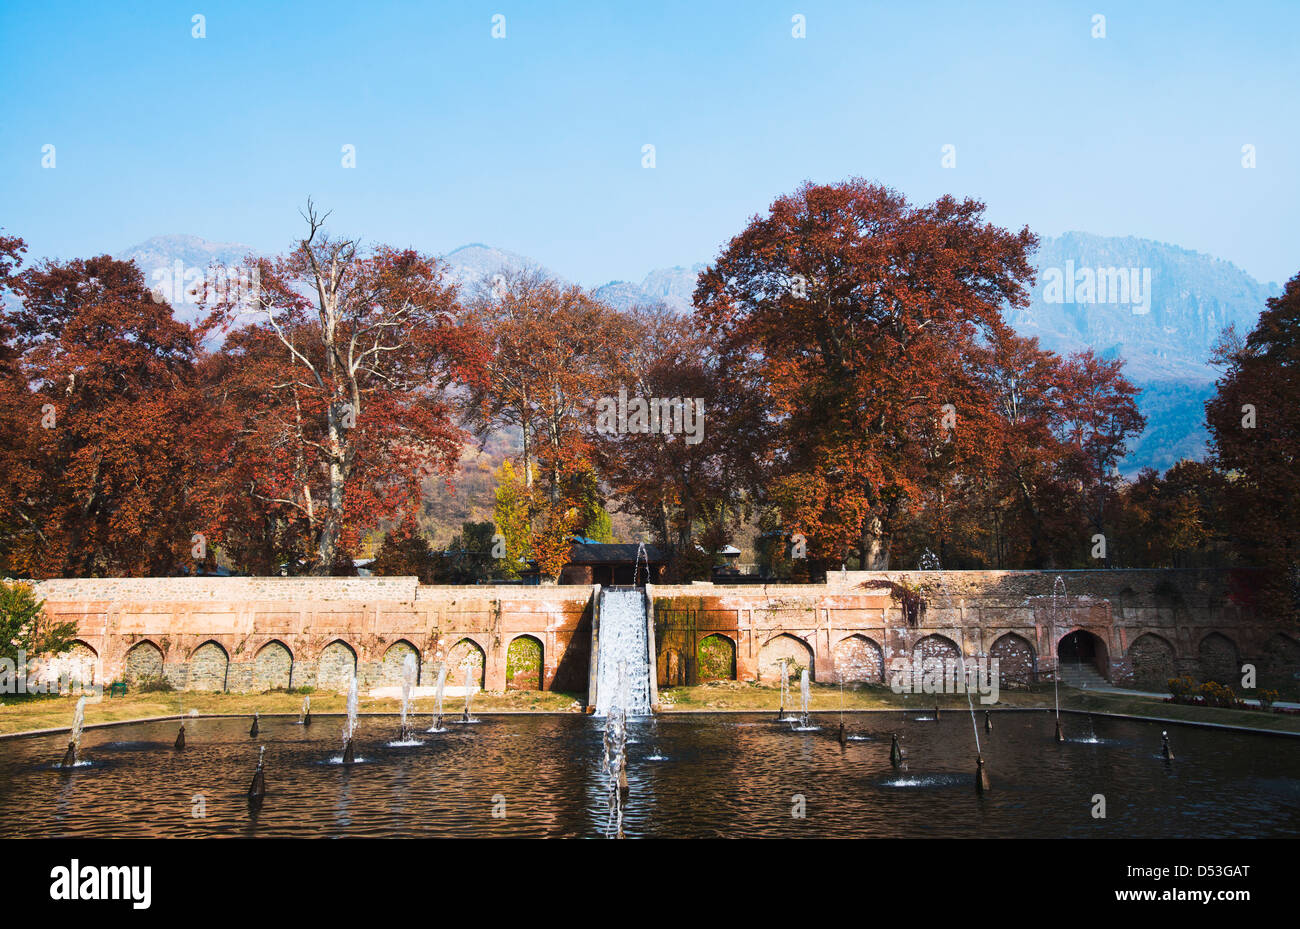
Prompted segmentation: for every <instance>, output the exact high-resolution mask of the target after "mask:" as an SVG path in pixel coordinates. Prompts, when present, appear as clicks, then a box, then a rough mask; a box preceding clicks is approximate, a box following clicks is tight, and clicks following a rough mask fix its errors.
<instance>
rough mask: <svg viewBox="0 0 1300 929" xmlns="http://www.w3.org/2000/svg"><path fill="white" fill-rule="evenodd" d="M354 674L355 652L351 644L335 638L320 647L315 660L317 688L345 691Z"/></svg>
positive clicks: (355, 672) (355, 669)
mask: <svg viewBox="0 0 1300 929" xmlns="http://www.w3.org/2000/svg"><path fill="white" fill-rule="evenodd" d="M356 675H357V653H356V651H355V650H354V649H353V648H352V646H351V645H349V644H348V643H346V642H344V641H343V640H342V639H335V640H334V641H333V642H331V643H330V644H329V645H326V646H325V647H324V648H323V649H321V653H320V658H319V659H318V660H317V661H316V687H317V688H318V689H320V690H333V691H345V690H347V689H348V687H349V686H351V684H352V678H354V677H356ZM358 686H360V685H359V684H358Z"/></svg>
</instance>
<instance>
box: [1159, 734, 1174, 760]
mask: <svg viewBox="0 0 1300 929" xmlns="http://www.w3.org/2000/svg"><path fill="white" fill-rule="evenodd" d="M1160 755H1161V757H1162V758H1164V759H1165V761H1173V760H1174V750H1173V749H1171V748H1170V747H1169V733H1168V732H1161V733H1160Z"/></svg>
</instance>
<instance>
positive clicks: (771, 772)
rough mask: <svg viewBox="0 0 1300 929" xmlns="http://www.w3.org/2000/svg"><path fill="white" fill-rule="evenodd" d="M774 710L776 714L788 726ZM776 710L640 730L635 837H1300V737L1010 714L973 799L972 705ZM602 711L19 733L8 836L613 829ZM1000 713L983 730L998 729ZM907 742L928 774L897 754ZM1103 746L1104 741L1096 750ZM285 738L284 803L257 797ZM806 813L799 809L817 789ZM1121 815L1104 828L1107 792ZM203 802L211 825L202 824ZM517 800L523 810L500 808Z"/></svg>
mask: <svg viewBox="0 0 1300 929" xmlns="http://www.w3.org/2000/svg"><path fill="white" fill-rule="evenodd" d="M773 715H774V714H773ZM773 715H766V716H758V715H721V714H719V715H694V714H692V715H685V714H683V715H668V716H661V717H658V718H652V719H643V720H636V719H634V720H631V721H630V722H629V742H630V744H629V746H628V760H629V767H628V777H629V782H630V788H631V792H630V796H629V800H628V803H627V808H626V815H625V819H624V830H625V832H626V834H627V835H628V836H631V837H635V836H661V837H712V836H725V837H764V836H773V837H776V836H820V837H826V836H837V837H866V836H877V837H892V836H958V837H965V836H969V837H978V836H992V837H1018V836H1048V837H1051V836H1066V837H1080V838H1085V837H1103V836H1108V837H1125V836H1151V837H1179V836H1290V835H1294V834H1296V833H1297V832H1300V739H1291V738H1282V737H1270V736H1262V735H1252V734H1249V733H1237V732H1224V731H1215V730H1206V729H1194V728H1184V727H1177V726H1175V727H1172V728H1170V738H1171V740H1172V743H1173V748H1174V751H1175V753H1176V755H1177V758H1176V760H1175V761H1173V762H1172V763H1169V762H1165V761H1163V760H1162V759H1161V758H1159V757H1158V752H1159V747H1160V730H1161V726H1160V725H1159V724H1154V723H1142V722H1134V721H1128V720H1113V719H1106V718H1102V717H1098V718H1096V719H1095V721H1094V722H1093V723H1092V725H1091V726H1090V725H1089V721H1088V720H1087V719H1086V718H1084V717H1079V716H1074V715H1068V716H1065V717H1063V719H1064V724H1065V731H1066V736H1067V738H1069V739H1070V740H1071V741H1068V742H1067V743H1065V744H1064V745H1058V744H1056V743H1055V742H1053V741H1052V734H1053V723H1052V718H1051V716H1050V715H1048V714H1045V713H995V714H994V717H993V721H994V729H993V731H992V732H991V733H985V732H983V731H982V728H981V732H980V740H981V743H982V748H983V750H984V757H985V760H986V762H987V767H988V771H989V778H990V780H991V782H992V787H993V789H992V792H991V793H989V794H988V795H987V796H985V797H983V798H980V797H977V796H976V795H975V792H974V788H973V774H974V737H973V733H972V729H971V724H970V719H969V717H967V716H966V715H965V714H959V713H957V712H955V711H954V712H953V713H951V714H947V713H945V714H944V716H943V718H942V719H941V720H940V721H939V722H937V723H936V722H933V721H931V722H919V721H917V720H916V718H915V711H913V713H911V714H904V713H896V714H895V713H890V714H858V715H855V714H849V715H848V716H847V717H846V720H847V722H848V729H849V733H850V735H851V736H855V737H857V738H853V739H851V740H850V741H849V743H848V745H846V746H844V747H841V746H840V745H839V743H838V741H837V740H836V735H837V730H838V722H839V720H838V717H837V716H836V715H835V714H832V713H828V714H814V715H813V720H812V721H813V723H814V724H816V725H820V727H821V728H820V729H818V730H817V731H809V732H793V731H791V728H790V726H789V725H788V724H778V723H776V722H775V721H774V719H773ZM602 722H603V721H602V720H598V719H592V718H589V717H583V716H576V715H575V716H505V717H484V718H483V719H482V720H481V721H480V722H479V723H478V724H477V725H471V726H462V725H455V724H449V725H448V726H447V729H448V731H446V732H444V733H426V732H424V731H423V729H426V728H428V726H429V725H430V720H429V718H428V717H427V716H424V717H417V718H416V720H415V723H416V725H417V738H418V739H419V740H420V741H419V744H416V745H411V746H405V747H398V746H392V745H389V744H388V743H390V742H392V741H393V740H394V739H395V738H396V734H397V718H396V717H395V716H394V717H391V718H388V717H368V718H363V719H362V720H361V722H360V724H359V727H358V733H357V756H358V758H364V759H365V761H364V762H361V763H358V764H356V765H354V766H351V767H345V766H343V765H341V764H337V763H332V760H333V759H337V757H338V755H339V752H340V744H339V739H338V735H339V731H340V727H341V719H339V718H337V717H327V716H317V717H315V719H314V722H313V724H312V726H311V727H309V728H306V729H304V728H303V727H302V726H300V725H298V724H297V722H296V720H292V719H278V718H275V717H272V718H265V717H264V718H263V719H262V722H261V727H262V731H261V736H262V737H261V738H260V739H258V740H253V739H250V738H249V737H248V721H247V720H246V719H221V720H218V719H191V720H188V721H187V723H186V737H187V745H188V747H187V749H186V750H185V751H184V752H176V751H173V749H172V747H171V745H172V742H173V740H174V739H175V736H176V726H177V724H176V723H175V722H167V723H137V724H131V725H126V726H117V727H110V728H105V729H91V730H87V731H86V733H85V736H84V737H83V740H82V757H83V758H85V759H89V760H90V762H91V764H89V765H86V766H83V767H80V768H78V769H76V770H74V771H72V772H69V773H63V772H60V771H58V770H55V769H54V765H55V763H57V761H58V760H59V759H60V757H61V756H62V752H63V749H64V748H66V736H62V735H54V736H41V737H33V738H22V739H12V740H5V741H0V836H5V837H13V836H109V837H116V836H186V837H203V836H517V837H526V836H587V837H596V836H600V835H602V834H603V830H604V824H605V818H606V807H605V802H606V800H605V790H604V785H603V783H602V781H601V777H600V775H599V764H600V756H601V728H600V727H601V724H602ZM981 723H982V720H981ZM891 732H898V733H899V735H900V738H901V742H902V745H903V747H904V750H905V752H906V753H907V767H906V769H905V770H897V769H895V768H893V767H891V766H890V764H889V736H890V733H891ZM1089 738H1095V739H1096V740H1097V741H1096V742H1094V743H1088V742H1085V741H1083V740H1085V739H1089ZM259 744H265V745H266V746H267V751H266V765H267V767H266V772H267V773H266V784H267V797H266V801H265V804H264V805H263V807H262V808H261V810H260V811H259V812H257V813H255V814H250V812H249V809H248V805H247V803H246V801H245V799H244V794H245V791H246V790H247V789H248V785H249V781H250V780H251V778H252V775H253V769H254V767H255V765H256V762H257V748H258V745H259ZM796 794H797V795H802V797H803V798H804V806H805V813H806V816H805V818H802V819H800V818H795V817H794V816H792V815H791V814H792V811H793V810H794V809H795V807H796V803H797V801H796V800H795V799H794V797H795V795H796ZM1095 794H1103V795H1105V798H1106V805H1107V818H1106V819H1104V820H1100V819H1094V818H1093V816H1092V809H1093V796H1094V795H1095ZM196 795H200V796H201V797H202V805H203V807H204V813H205V815H204V816H201V817H196V816H194V815H192V814H193V812H194V811H195V810H196V809H197V805H198V803H199V801H197V800H196V799H195V798H196ZM501 798H504V806H505V813H506V815H505V817H504V818H496V817H494V816H493V810H494V807H495V808H496V809H497V810H498V811H499V810H500V807H501Z"/></svg>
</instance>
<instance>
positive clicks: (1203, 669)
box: [1196, 632, 1241, 690]
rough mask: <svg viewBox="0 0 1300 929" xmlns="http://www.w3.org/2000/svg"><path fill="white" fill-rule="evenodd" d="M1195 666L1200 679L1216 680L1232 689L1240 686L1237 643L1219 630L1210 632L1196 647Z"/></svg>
mask: <svg viewBox="0 0 1300 929" xmlns="http://www.w3.org/2000/svg"><path fill="white" fill-rule="evenodd" d="M1196 667H1197V670H1198V671H1199V672H1200V676H1201V681H1202V682H1203V683H1204V682H1205V681H1217V682H1218V683H1220V684H1226V685H1227V686H1229V687H1231V688H1233V689H1234V690H1235V689H1236V688H1237V687H1239V686H1240V684H1241V681H1240V680H1239V678H1240V677H1241V660H1240V658H1238V656H1237V645H1236V643H1234V642H1233V641H1232V639H1230V638H1228V637H1227V636H1226V635H1224V634H1223V633H1221V632H1211V633H1210V634H1209V635H1207V636H1206V637H1205V638H1203V639H1201V644H1200V645H1198V646H1197V648H1196Z"/></svg>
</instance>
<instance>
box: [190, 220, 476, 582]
mask: <svg viewBox="0 0 1300 929" xmlns="http://www.w3.org/2000/svg"><path fill="white" fill-rule="evenodd" d="M326 218H327V216H325V215H321V214H319V213H318V212H317V211H316V209H315V207H314V206H313V205H312V204H310V203H309V204H308V207H307V210H306V213H305V214H304V219H305V220H306V222H307V233H306V235H305V236H304V237H303V238H302V240H301V241H299V243H298V245H297V247H296V248H295V249H294V250H293V251H292V252H291V253H289V254H288V255H286V256H283V257H280V258H277V259H274V260H266V259H263V260H260V261H258V262H257V265H256V267H257V271H258V278H259V288H258V290H257V293H256V294H255V295H254V296H253V298H252V300H251V305H250V301H248V300H246V299H242V298H243V295H242V294H241V295H240V297H241V299H235V300H231V299H229V298H226V299H222V300H221V301H219V302H218V303H217V304H216V305H215V307H214V313H213V317H212V318H213V320H214V322H217V323H220V324H221V325H222V326H223V327H224V328H225V329H227V330H231V329H234V328H236V327H238V326H239V325H241V324H242V323H244V322H245V321H247V320H248V318H249V317H250V316H251V317H252V318H253V319H254V320H256V322H255V323H254V325H255V327H256V328H257V331H256V332H254V333H252V334H249V335H248V336H246V337H245V338H244V340H243V342H242V343H241V344H240V345H238V346H236V347H235V349H234V350H236V351H251V352H252V353H253V355H254V357H255V365H256V373H257V376H258V378H259V379H260V380H259V381H255V382H253V383H251V384H246V385H244V387H245V390H251V391H252V393H253V394H254V395H256V394H258V393H259V392H260V394H261V397H262V400H263V402H262V403H260V404H259V403H254V404H253V405H251V406H247V407H246V406H244V405H243V404H242V403H237V402H234V401H230V400H228V402H227V405H226V410H227V411H228V413H229V414H230V415H232V416H235V417H236V418H237V420H238V421H239V428H238V430H237V439H238V440H239V442H238V444H237V445H236V446H235V448H236V449H238V451H239V454H242V453H243V452H244V451H245V450H247V453H248V454H249V455H251V456H252V458H253V459H254V460H255V461H257V462H258V464H259V466H258V468H257V470H256V472H255V473H253V474H251V475H250V474H247V473H241V475H240V479H239V480H238V481H231V482H230V483H229V486H230V487H231V493H232V494H234V495H235V496H236V497H238V495H241V494H251V495H252V496H253V497H254V498H255V499H258V500H260V501H261V502H262V503H263V504H269V505H272V506H275V507H279V508H281V509H282V512H284V513H289V512H293V513H296V514H297V518H298V519H299V520H301V521H303V522H305V524H306V526H307V527H308V535H309V537H310V539H311V543H312V547H313V553H312V555H313V557H312V570H313V571H315V572H316V573H328V572H330V571H332V570H337V569H338V568H337V566H338V565H339V564H341V563H343V562H344V561H345V559H344V557H343V556H344V553H345V552H346V551H347V550H349V549H350V548H353V547H354V546H355V545H356V544H357V541H358V536H359V530H360V529H361V528H362V527H364V526H372V525H373V524H374V523H375V522H376V521H378V520H381V519H384V518H392V517H393V516H394V515H395V514H396V513H398V512H399V511H401V510H402V509H404V508H407V507H409V505H410V504H411V503H412V502H413V501H414V500H415V499H417V498H418V495H419V492H420V483H421V481H422V480H423V478H425V477H426V476H428V475H430V474H433V473H441V474H449V473H451V471H452V470H453V469H454V467H455V465H456V463H457V461H458V460H459V457H460V452H461V448H462V445H463V441H464V439H465V438H466V436H465V434H464V433H463V432H462V431H461V430H460V429H459V428H458V427H457V426H456V425H455V422H454V410H453V405H452V400H451V399H450V397H449V396H448V394H447V389H448V388H449V387H450V386H451V385H452V384H456V383H459V384H462V385H463V384H468V385H471V386H475V387H477V386H481V378H482V374H483V363H484V360H485V357H484V343H483V340H482V339H481V338H478V337H476V336H475V334H474V332H473V331H472V329H471V327H469V326H468V325H467V324H466V323H465V320H464V319H463V318H462V313H461V309H460V307H459V305H458V303H457V295H456V289H455V287H454V286H453V285H451V284H447V283H445V282H444V280H443V267H442V265H441V264H440V263H439V262H438V261H437V260H435V259H433V258H431V257H428V256H425V255H421V254H419V253H418V252H416V251H414V250H411V249H395V248H390V247H387V246H377V247H374V248H372V249H369V250H366V249H363V248H362V246H361V245H360V243H359V242H358V241H357V240H354V239H342V238H333V237H331V236H329V235H328V234H326V232H325V230H324V223H325V220H326ZM275 343H278V346H277V345H276V344H275ZM268 346H269V348H268ZM277 357H278V358H279V359H280V366H279V368H278V370H277V367H276V365H274V364H271V363H268V359H275V358H277ZM236 457H238V456H236ZM235 467H237V468H240V466H239V465H235ZM241 470H242V471H245V472H246V471H247V469H241ZM225 503H226V504H229V503H230V497H229V496H227V498H226V501H225Z"/></svg>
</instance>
